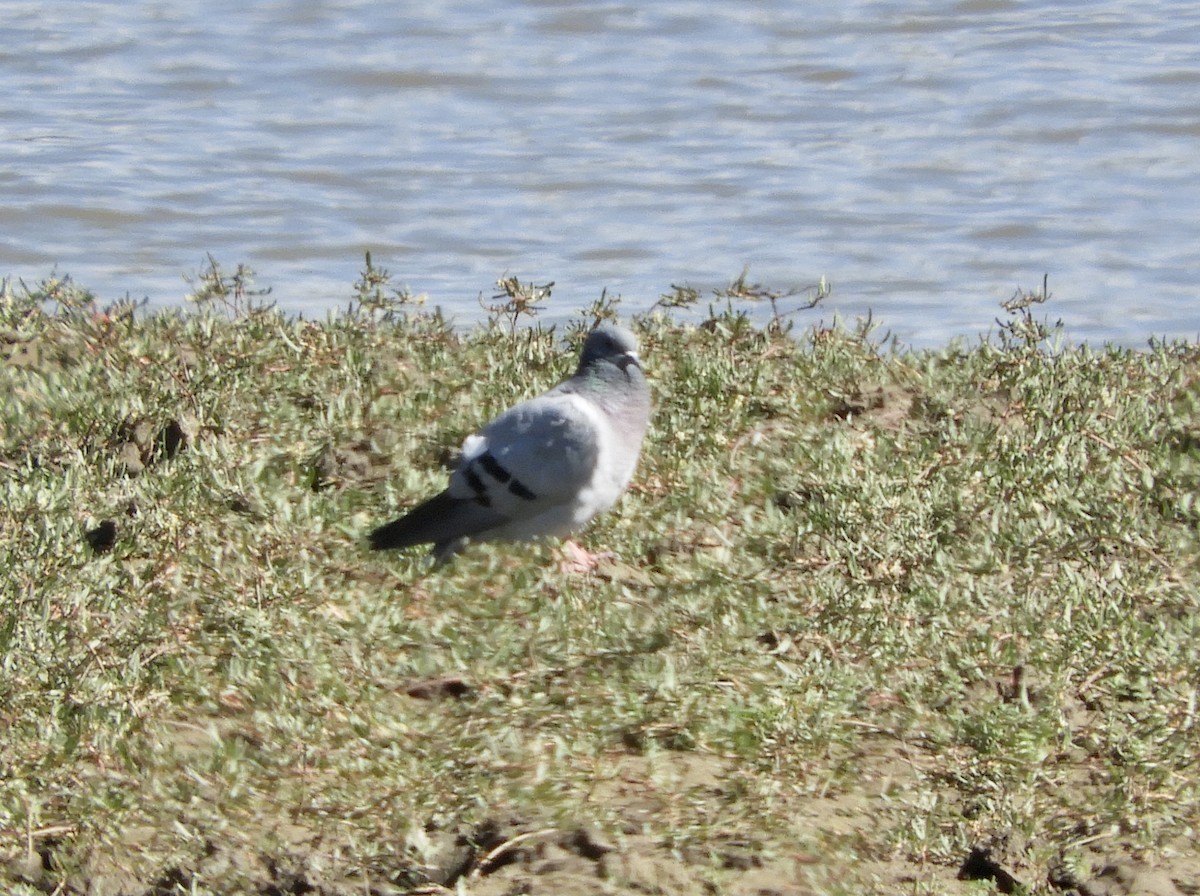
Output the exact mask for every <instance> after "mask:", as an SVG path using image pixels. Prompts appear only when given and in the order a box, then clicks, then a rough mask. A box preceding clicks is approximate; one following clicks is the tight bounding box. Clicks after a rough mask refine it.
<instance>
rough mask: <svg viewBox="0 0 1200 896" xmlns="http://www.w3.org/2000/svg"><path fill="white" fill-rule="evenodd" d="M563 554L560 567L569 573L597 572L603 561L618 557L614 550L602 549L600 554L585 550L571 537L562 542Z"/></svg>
mask: <svg viewBox="0 0 1200 896" xmlns="http://www.w3.org/2000/svg"><path fill="white" fill-rule="evenodd" d="M562 554H563V557H562V560H561V561H559V564H558V568H559V569H561V570H562V571H563V572H565V573H567V574H576V575H585V574H586V573H589V572H595V571H596V570H597V569H598V568H599V566H600V564H601V563H602V562H603V561H605V560H612V559H614V558H615V557H616V554H614V553H613V552H612V551H601V552H600V553H599V554H593V553H591V552H590V551H587V550H584V549H583V548H581V547H580V546H579V545H577V544H576V543H575V542H573V541H571V540H570V539H568V540H567V541H564V542H563V543H562Z"/></svg>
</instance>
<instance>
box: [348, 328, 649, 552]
mask: <svg viewBox="0 0 1200 896" xmlns="http://www.w3.org/2000/svg"><path fill="white" fill-rule="evenodd" d="M649 422H650V389H649V386H647V384H646V378H645V376H644V374H643V372H642V366H641V362H640V361H639V360H638V356H637V339H636V338H635V337H634V335H633V334H632V333H631V332H630V331H629V330H627V329H625V328H624V327H619V326H616V325H614V324H602V325H601V326H599V327H597V328H596V329H594V330H592V332H591V333H589V334H588V337H587V340H586V341H585V342H584V344H583V352H582V355H581V356H580V359H579V367H578V369H576V371H575V374H574V376H572V377H571V378H570V379H568V380H564V381H563V382H562V383H559V385H557V386H555V387H554V388H553V389H551V390H550V391H549V392H546V393H544V394H542V395H539V396H538V397H536V398H531V399H529V400H528V401H524V402H521V403H520V404H518V405H516V406H515V407H513V408H510V409H509V410H507V411H505V412H504V413H503V414H501V415H500V416H498V417H496V419H494V420H492V421H491V422H490V423H488V424H487V425H486V426H485V427H483V429H481V430H480V431H479V432H477V433H476V434H474V435H471V436H468V437H467V439H466V441H465V442H463V446H462V458H461V460H460V461H459V463H458V466H457V468H456V469H455V470H454V472H453V473H452V474H451V475H450V484H449V486H448V487H447V488H446V490H445V491H443V492H442V493H441V494H439V495H437V496H435V497H433V498H430V499H429V500H428V501H426V502H424V503H423V504H420V505H418V506H417V507H415V508H414V509H413V510H411V511H409V513H408V514H406V515H405V516H403V517H401V518H400V519H398V520H395V521H393V522H390V523H387V524H386V525H383V526H380V527H379V528H378V529H375V530H374V531H373V532H372V533H371V534H370V541H371V547H372V548H374V549H376V550H382V549H386V548H404V547H411V546H412V545H417V544H430V543H432V544H433V551H432V553H433V556H434V558H435V559H436V560H437V561H438V562H441V561H444V560H446V559H447V558H449V557H450V556H452V555H453V554H454V553H456V552H457V551H459V550H461V549H462V548H463V546H465V545H466V543H467V541H469V540H475V541H488V540H493V539H504V540H515V541H519V540H525V539H531V538H539V537H542V536H565V535H570V534H571V533H573V532H576V531H578V530H579V529H581V528H583V527H584V526H585V525H587V523H588V522H589V521H591V519H592V518H593V517H595V516H596V515H597V514H598V513H602V512H604V511H605V510H608V509H609V508H610V507H612V505H613V504H615V503H616V501H617V499H618V498H619V497H620V496H621V493H622V492H623V491H625V487H626V486H627V485H628V484H629V480H630V479H631V478H632V477H633V471H634V468H635V467H636V466H637V461H638V455H639V453H640V452H641V448H642V439H643V437H644V436H645V434H646V427H647V426H648V425H649Z"/></svg>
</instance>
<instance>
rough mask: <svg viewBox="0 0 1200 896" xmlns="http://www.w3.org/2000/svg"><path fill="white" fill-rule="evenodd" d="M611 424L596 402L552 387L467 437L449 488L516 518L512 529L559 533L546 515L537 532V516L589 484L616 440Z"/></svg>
mask: <svg viewBox="0 0 1200 896" xmlns="http://www.w3.org/2000/svg"><path fill="white" fill-rule="evenodd" d="M608 429H609V425H608V422H607V420H606V419H605V418H604V416H603V414H602V413H601V412H600V410H599V409H598V408H597V407H596V405H595V404H594V403H593V402H591V401H589V400H588V399H586V398H583V397H582V396H580V395H578V394H574V393H571V392H567V391H563V390H553V391H551V392H548V393H546V394H545V395H542V396H540V397H538V398H534V399H531V400H530V401H526V402H523V403H521V404H519V405H517V406H516V407H514V408H512V409H511V410H508V411H505V412H504V413H503V414H501V415H500V416H499V417H497V418H496V419H495V420H493V421H492V422H491V423H489V424H488V425H487V426H485V427H484V428H483V430H482V431H481V432H480V433H478V434H477V435H474V436H471V437H470V438H468V439H467V441H466V442H465V443H464V444H463V458H462V461H461V463H460V464H459V466H458V469H457V470H455V472H454V475H453V476H452V477H451V479H450V488H449V489H448V492H449V494H450V495H452V496H454V497H455V498H458V499H460V500H467V501H472V502H474V503H476V504H477V505H478V506H480V507H481V508H483V509H485V510H487V511H489V512H491V513H494V514H498V515H499V516H500V517H502V518H504V519H505V520H507V521H508V522H509V523H512V524H516V525H514V526H513V527H512V528H513V530H514V531H516V530H520V529H522V528H523V527H522V526H521V525H520V524H522V523H525V522H530V523H533V525H534V528H533V529H532V530H530V531H529V532H528V533H522V534H527V535H529V536H536V535H540V534H555V532H554V531H553V530H554V529H555V528H558V527H557V526H555V525H553V524H552V523H550V522H549V521H548V524H547V525H548V528H547V529H546V530H545V531H538V530H537V528H536V522H535V521H536V520H538V519H539V518H542V517H543V515H545V514H547V513H549V512H551V511H553V510H554V509H556V508H562V507H569V506H571V505H572V504H574V503H575V502H577V501H579V500H580V499H581V497H582V496H584V495H585V493H586V492H587V491H588V490H589V489H591V487H592V484H593V479H594V477H595V473H596V469H597V466H598V464H599V463H600V462H601V460H602V455H603V454H604V453H605V452H606V451H607V450H609V447H610V446H609V442H610V439H609V436H608ZM474 534H478V533H474Z"/></svg>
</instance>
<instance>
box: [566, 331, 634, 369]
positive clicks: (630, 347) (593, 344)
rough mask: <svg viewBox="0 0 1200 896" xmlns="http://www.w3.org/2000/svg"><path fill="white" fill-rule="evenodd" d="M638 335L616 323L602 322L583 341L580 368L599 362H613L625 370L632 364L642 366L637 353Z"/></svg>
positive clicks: (590, 366)
mask: <svg viewBox="0 0 1200 896" xmlns="http://www.w3.org/2000/svg"><path fill="white" fill-rule="evenodd" d="M637 349H638V344H637V337H636V336H634V335H633V333H631V332H630V331H629V330H627V329H625V328H624V327H621V326H617V325H616V324H601V325H600V326H598V327H596V329H594V330H592V332H590V333H588V337H587V339H586V340H585V341H584V343H583V354H582V356H581V357H580V359H579V369H580V370H581V371H582V370H587V369H589V368H592V367H594V366H595V365H597V364H605V363H607V364H613V365H616V366H617V367H619V368H620V369H621V370H624V369H625V368H626V367H628V366H629V365H630V364H633V365H634V366H636V367H638V368H641V366H642V365H641V361H640V360H639V359H638V354H637Z"/></svg>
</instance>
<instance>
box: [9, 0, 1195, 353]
mask: <svg viewBox="0 0 1200 896" xmlns="http://www.w3.org/2000/svg"><path fill="white" fill-rule="evenodd" d="M0 29H2V31H3V33H4V34H5V40H4V41H3V44H2V46H0V77H2V78H3V84H4V89H3V91H0V195H2V196H3V203H2V204H0V276H10V277H14V278H15V277H21V278H25V279H26V280H37V279H40V278H42V277H44V276H46V275H47V274H49V273H50V272H51V271H52V270H55V269H57V271H58V272H59V273H69V274H70V275H72V276H73V277H74V278H75V279H76V280H78V281H79V282H81V283H83V284H84V285H85V286H88V287H89V288H91V289H93V290H94V291H96V292H97V293H98V294H99V295H100V297H101V298H104V299H113V298H118V297H121V296H124V295H125V294H126V293H128V294H130V295H131V296H133V297H134V298H140V297H143V296H147V297H149V298H150V300H151V302H152V304H155V305H167V304H171V303H176V302H179V301H180V300H181V299H182V297H183V295H184V294H185V293H186V292H187V291H188V287H187V284H186V283H185V282H184V280H183V276H184V275H186V274H194V273H195V272H196V271H198V270H199V269H200V268H201V267H202V265H203V263H204V259H205V253H212V254H213V255H214V256H215V257H216V258H217V259H218V260H220V261H221V262H222V263H223V264H225V265H227V266H233V265H235V264H236V263H238V262H245V263H247V264H248V265H250V266H251V267H252V268H254V269H255V271H256V272H257V275H258V278H257V279H258V282H259V284H260V285H270V286H271V287H273V293H272V298H273V299H274V300H276V301H277V302H278V303H279V304H280V305H281V306H283V307H284V308H286V309H289V310H294V311H302V312H304V313H306V314H312V315H321V314H323V313H324V312H325V310H326V309H328V308H331V307H335V306H340V305H342V304H344V302H345V299H346V298H347V297H348V295H349V292H350V285H351V284H352V283H353V281H354V280H355V278H356V276H357V273H358V271H359V270H360V268H361V265H362V253H363V251H364V250H371V251H372V253H373V256H374V258H375V260H376V262H377V263H379V264H382V265H383V266H385V267H387V268H388V269H389V270H390V271H391V272H392V274H393V275H394V277H395V279H396V281H397V282H398V283H402V284H406V285H407V286H408V287H409V288H411V289H412V290H413V291H415V292H424V293H428V294H429V296H430V301H432V302H435V303H438V304H441V305H442V306H443V307H445V308H446V309H447V310H448V311H450V312H452V313H453V314H455V315H456V316H457V317H458V319H459V320H461V321H463V322H468V321H470V320H471V319H473V318H474V317H477V316H478V315H479V314H480V311H479V307H478V304H477V299H478V297H479V295H480V293H481V292H482V293H485V294H488V293H490V291H491V290H490V287H491V284H492V282H493V281H494V280H495V279H496V278H497V277H499V276H501V275H503V274H505V273H513V274H519V275H520V276H521V277H522V278H524V279H538V280H554V281H555V282H556V286H555V290H554V299H553V302H552V307H557V308H558V309H559V310H560V312H561V313H564V314H565V313H568V312H570V311H572V310H574V309H576V308H578V307H580V306H582V305H584V304H586V303H588V302H590V301H591V300H592V299H594V298H596V297H597V296H598V295H599V293H600V291H601V289H602V288H607V289H608V290H609V292H610V293H612V292H616V293H620V294H621V295H622V296H623V297H624V302H625V305H626V307H628V308H630V309H642V308H645V307H647V306H649V305H650V304H651V303H652V302H653V301H654V300H655V299H656V298H657V296H658V295H659V293H661V292H663V291H666V290H667V289H669V287H670V285H671V284H672V283H687V284H691V285H693V286H696V287H700V288H709V287H712V286H718V285H720V284H722V283H724V282H727V281H728V280H729V279H731V278H732V277H734V276H736V275H737V274H738V273H739V272H740V271H741V269H742V268H743V266H746V265H749V267H750V274H751V278H752V279H754V280H758V281H761V282H763V283H765V284H769V285H771V286H776V287H790V286H805V285H808V284H811V283H814V282H815V281H816V280H817V279H818V278H819V277H821V276H824V277H826V278H827V279H828V280H829V281H830V282H831V283H832V285H833V289H834V291H833V294H832V295H831V297H830V298H829V300H828V301H827V303H826V305H825V307H824V310H823V311H822V312H809V313H808V315H807V316H806V317H802V318H800V319H801V320H805V321H807V320H816V319H818V318H819V317H821V316H822V315H823V316H824V317H825V318H826V319H828V318H829V317H830V316H831V315H832V314H833V313H835V312H836V313H839V314H841V315H843V316H845V317H851V318H852V317H854V316H857V315H862V314H865V313H866V312H867V311H868V310H871V311H873V313H874V315H875V317H876V319H879V320H881V321H882V322H883V323H884V325H886V326H887V327H888V328H890V329H891V330H892V331H893V332H894V333H895V334H897V335H898V336H899V337H900V338H901V339H902V340H904V341H906V342H910V343H913V344H916V345H931V344H939V343H942V342H945V341H946V340H947V339H949V338H950V337H952V336H956V335H967V336H971V335H974V334H976V333H979V332H981V331H984V330H987V329H988V328H989V326H992V325H993V320H994V318H995V316H996V315H997V313H998V307H997V304H998V302H999V301H1000V300H1002V299H1005V298H1007V297H1008V296H1010V295H1011V294H1012V293H1013V291H1014V289H1016V288H1017V287H1018V286H1023V287H1026V288H1033V287H1037V286H1040V284H1041V278H1042V274H1043V273H1048V274H1049V276H1050V287H1051V291H1052V292H1053V293H1054V300H1053V302H1052V304H1051V306H1050V307H1049V309H1048V313H1049V314H1050V315H1052V316H1054V317H1062V318H1063V319H1064V320H1065V322H1066V324H1067V327H1068V331H1069V333H1070V334H1071V335H1072V336H1073V337H1075V338H1079V339H1083V338H1087V339H1112V340H1117V341H1121V342H1124V343H1131V344H1138V343H1141V342H1144V340H1145V339H1146V338H1147V337H1149V336H1152V335H1156V334H1158V335H1168V336H1184V337H1196V336H1197V335H1198V334H1200V303H1198V302H1197V300H1196V292H1197V290H1196V279H1197V277H1196V274H1197V267H1198V265H1197V262H1198V260H1200V5H1198V4H1194V3H1171V2H1156V3H1150V2H1120V3H1117V2H1109V3H1106V2H1088V3H1083V2H1079V3H1059V4H1037V3H1021V2H1004V0H966V2H961V3H957V4H948V3H888V2H873V3H863V2H837V3H832V2H829V3H822V2H817V3H807V4H799V3H784V2H775V3H772V2H764V3H755V4H713V3H692V2H669V0H668V2H661V3H654V4H635V5H623V4H605V3H583V2H570V0H531V2H516V0H499V2H496V0H488V2H461V3H439V2H436V0H433V2H430V0H426V2H423V3H421V4H407V3H379V2H374V0H371V2H366V0H328V2H318V0H308V2H271V3H263V2H259V3H245V2H237V3H232V2H223V0H206V2H204V3H200V2H187V0H162V2H143V3H126V2H91V3H88V2H78V3H23V2H7V3H4V4H3V5H0Z"/></svg>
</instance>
